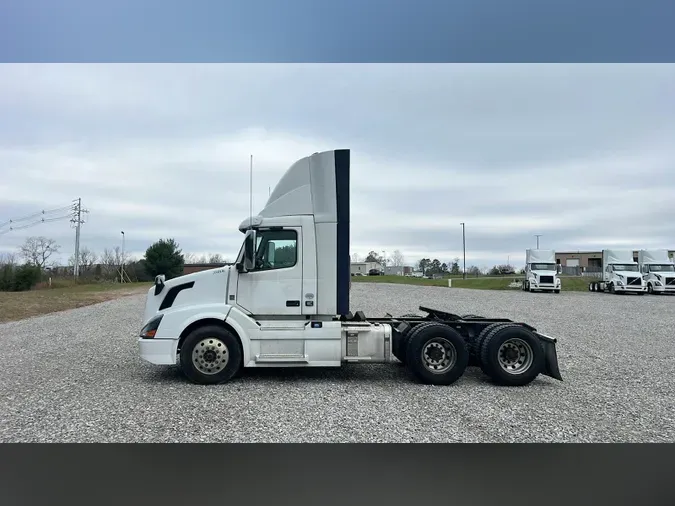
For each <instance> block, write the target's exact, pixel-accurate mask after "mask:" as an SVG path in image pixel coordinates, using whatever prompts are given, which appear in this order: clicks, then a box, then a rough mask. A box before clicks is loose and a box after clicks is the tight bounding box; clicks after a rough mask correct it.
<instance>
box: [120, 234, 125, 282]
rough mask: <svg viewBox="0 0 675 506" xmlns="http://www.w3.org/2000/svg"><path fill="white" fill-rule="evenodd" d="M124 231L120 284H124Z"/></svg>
mask: <svg viewBox="0 0 675 506" xmlns="http://www.w3.org/2000/svg"><path fill="white" fill-rule="evenodd" d="M124 242H125V241H124V230H122V258H120V264H121V266H120V283H124Z"/></svg>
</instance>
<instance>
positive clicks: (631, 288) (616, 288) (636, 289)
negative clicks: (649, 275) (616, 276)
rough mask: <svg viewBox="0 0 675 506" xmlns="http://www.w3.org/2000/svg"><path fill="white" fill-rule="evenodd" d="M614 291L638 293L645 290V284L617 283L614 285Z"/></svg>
mask: <svg viewBox="0 0 675 506" xmlns="http://www.w3.org/2000/svg"><path fill="white" fill-rule="evenodd" d="M614 291H615V292H629V293H633V292H635V293H639V292H646V291H647V285H644V286H631V285H628V286H619V285H614Z"/></svg>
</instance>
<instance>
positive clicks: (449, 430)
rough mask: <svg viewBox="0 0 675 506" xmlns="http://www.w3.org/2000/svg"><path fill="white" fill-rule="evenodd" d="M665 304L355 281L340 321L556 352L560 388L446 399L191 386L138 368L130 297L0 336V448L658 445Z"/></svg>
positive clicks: (668, 404)
mask: <svg viewBox="0 0 675 506" xmlns="http://www.w3.org/2000/svg"><path fill="white" fill-rule="evenodd" d="M674 304H675V298H673V297H656V296H644V297H638V296H619V295H616V296H612V295H609V294H606V295H605V294H592V293H572V292H568V293H565V292H563V293H561V294H558V295H556V294H530V293H524V292H520V291H513V292H505V291H482V290H475V291H474V290H466V289H448V288H439V287H422V286H407V285H386V284H371V283H368V284H365V283H363V284H361V283H354V285H353V288H352V309H353V310H357V309H362V310H363V311H365V313H366V314H367V315H370V316H382V315H384V314H385V313H386V312H389V313H391V314H394V315H401V314H404V313H408V312H418V311H417V307H418V306H419V305H427V306H431V307H437V308H439V309H446V310H450V311H453V312H455V313H459V314H466V313H475V314H479V315H484V316H491V317H506V318H512V319H515V320H521V321H525V322H527V323H530V324H532V325H534V326H535V327H537V328H538V329H539V330H540V331H542V332H544V333H546V334H549V335H552V336H555V337H557V338H558V339H559V343H558V356H559V360H560V368H561V372H562V375H563V377H564V379H565V381H564V382H562V383H561V382H558V381H555V380H552V379H550V378H547V377H540V378H539V379H537V380H536V381H535V382H534V383H532V384H531V385H529V386H527V387H523V388H504V387H497V386H494V385H492V384H490V383H489V382H488V380H487V379H486V378H485V377H484V376H483V375H482V373H481V372H480V370H478V369H475V368H471V369H469V370H468V371H467V373H466V374H465V376H464V377H463V378H461V379H460V380H459V381H458V382H457V383H456V384H454V385H452V386H450V387H433V386H425V385H420V384H417V383H415V382H414V381H411V380H410V379H409V377H408V375H407V373H406V371H405V369H404V368H403V367H402V366H400V365H399V364H390V365H351V366H347V367H345V368H342V369H331V370H318V369H314V370H263V371H251V372H247V373H245V374H244V375H243V377H242V378H240V379H238V380H236V381H234V382H232V383H229V384H226V385H219V386H198V385H192V384H190V383H188V382H187V380H185V379H184V378H183V377H182V375H181V374H180V372H179V371H178V370H177V368H175V367H161V366H153V365H150V364H146V363H145V362H143V361H141V360H140V358H139V357H138V349H137V344H136V335H137V332H138V329H139V325H140V323H141V321H140V320H141V316H142V308H143V296H134V297H126V298H122V299H118V300H114V301H110V302H105V303H102V304H98V305H95V306H89V307H84V308H80V309H75V310H71V311H67V312H63V313H57V314H52V315H47V316H43V317H38V318H33V319H30V320H24V321H20V322H13V323H7V324H3V325H0V342H1V343H2V346H3V348H2V357H3V367H2V369H1V370H0V382H1V384H2V391H1V395H0V441H3V442H16V441H32V442H66V441H80V442H165V441H166V442H190V441H233V442H309V441H312V442H432V441H441V442H545V441H550V442H652V441H660V442H674V441H675V402H674V400H675V393H674V392H673V385H674V384H675V380H674V378H675V360H673V359H674V358H675V341H674V340H673V337H672V336H673V327H675V310H674V309H673V308H674V307H675V306H674Z"/></svg>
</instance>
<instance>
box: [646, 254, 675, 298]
mask: <svg viewBox="0 0 675 506" xmlns="http://www.w3.org/2000/svg"><path fill="white" fill-rule="evenodd" d="M638 265H639V266H640V272H641V273H642V277H643V279H644V280H645V283H646V284H647V293H651V294H659V295H660V294H664V293H675V263H673V261H672V260H671V259H670V257H669V256H668V250H665V249H657V250H644V249H643V250H640V251H638Z"/></svg>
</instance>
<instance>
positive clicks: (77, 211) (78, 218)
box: [70, 198, 86, 278]
mask: <svg viewBox="0 0 675 506" xmlns="http://www.w3.org/2000/svg"><path fill="white" fill-rule="evenodd" d="M73 202H74V203H75V208H74V210H73V218H72V219H71V220H70V221H71V223H75V264H74V266H73V274H74V276H75V277H76V278H77V277H79V276H80V225H82V223H84V221H83V220H82V213H83V212H85V213H86V211H84V210H83V209H82V199H81V198H78V199H77V200H74V201H73Z"/></svg>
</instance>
